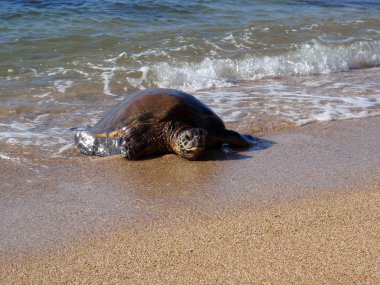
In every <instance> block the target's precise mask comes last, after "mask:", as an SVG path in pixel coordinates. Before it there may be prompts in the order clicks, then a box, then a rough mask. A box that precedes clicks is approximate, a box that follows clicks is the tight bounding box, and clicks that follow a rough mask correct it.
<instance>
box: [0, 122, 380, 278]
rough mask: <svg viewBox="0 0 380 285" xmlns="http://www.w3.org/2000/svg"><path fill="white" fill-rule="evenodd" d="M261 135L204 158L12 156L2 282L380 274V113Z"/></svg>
mask: <svg viewBox="0 0 380 285" xmlns="http://www.w3.org/2000/svg"><path fill="white" fill-rule="evenodd" d="M246 131H249V130H246ZM258 137H260V142H259V144H258V146H256V147H254V148H252V149H250V150H246V151H239V152H237V151H236V152H235V151H229V152H228V153H223V152H221V151H212V152H210V153H209V154H208V155H207V156H205V157H204V158H203V160H201V161H196V162H189V161H185V160H182V159H180V158H177V157H175V156H173V155H167V156H164V157H158V158H153V159H147V160H142V161H134V162H128V161H125V160H123V159H121V158H120V157H112V158H89V157H83V156H79V155H78V154H77V152H76V150H74V149H69V150H67V151H68V152H72V155H73V159H71V160H67V159H59V158H56V159H49V158H42V159H37V158H27V154H26V156H25V158H22V157H19V158H17V159H10V158H8V159H5V158H2V160H1V162H2V163H1V170H2V171H1V172H0V179H1V181H2V186H1V187H2V190H1V193H0V195H1V204H0V213H1V216H2V219H1V222H0V253H1V254H0V256H1V257H0V283H1V284H378V283H379V282H380V267H379V264H380V226H379V225H380V207H379V206H380V179H379V177H380V152H379V149H380V145H379V143H380V117H373V118H367V119H361V120H346V121H335V122H328V123H315V124H310V125H306V126H304V127H298V128H290V129H285V130H279V131H273V132H267V133H262V134H258ZM8 153H9V152H8Z"/></svg>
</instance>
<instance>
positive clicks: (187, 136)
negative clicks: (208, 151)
mask: <svg viewBox="0 0 380 285" xmlns="http://www.w3.org/2000/svg"><path fill="white" fill-rule="evenodd" d="M206 135H207V132H206V130H204V129H201V128H187V129H184V130H181V131H180V132H179V133H178V134H177V135H176V136H175V138H174V141H173V144H172V145H173V149H174V151H175V152H176V153H177V154H178V155H179V156H181V157H183V158H186V159H188V160H195V159H197V158H198V157H199V156H200V154H201V153H202V152H203V151H204V149H205V148H206Z"/></svg>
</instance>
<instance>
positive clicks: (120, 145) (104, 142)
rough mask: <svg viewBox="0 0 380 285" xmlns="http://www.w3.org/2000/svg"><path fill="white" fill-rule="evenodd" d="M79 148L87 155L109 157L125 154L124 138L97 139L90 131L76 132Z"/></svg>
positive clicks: (76, 142) (75, 136)
mask: <svg viewBox="0 0 380 285" xmlns="http://www.w3.org/2000/svg"><path fill="white" fill-rule="evenodd" d="M74 139H75V144H76V146H77V148H78V149H79V150H80V151H81V152H83V153H84V154H87V155H98V156H109V155H117V154H125V153H126V151H125V148H124V138H122V137H116V138H112V137H96V136H94V135H92V134H91V133H89V132H88V131H85V130H81V131H76V132H75V135H74Z"/></svg>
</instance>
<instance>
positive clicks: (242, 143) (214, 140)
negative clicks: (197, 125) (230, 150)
mask: <svg viewBox="0 0 380 285" xmlns="http://www.w3.org/2000/svg"><path fill="white" fill-rule="evenodd" d="M208 140H209V142H210V144H211V146H218V145H222V144H223V143H226V144H228V145H230V146H231V147H242V148H246V147H251V146H253V145H255V144H257V141H256V139H255V138H254V137H252V136H250V135H241V134H239V133H238V132H235V131H232V130H228V129H224V130H223V131H220V132H218V133H212V134H210V135H209V138H208Z"/></svg>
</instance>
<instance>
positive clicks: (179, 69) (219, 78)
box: [108, 40, 380, 91]
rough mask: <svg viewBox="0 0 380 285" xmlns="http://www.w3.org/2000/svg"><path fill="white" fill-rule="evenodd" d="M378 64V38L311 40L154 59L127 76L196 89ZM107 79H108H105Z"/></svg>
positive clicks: (144, 84)
mask: <svg viewBox="0 0 380 285" xmlns="http://www.w3.org/2000/svg"><path fill="white" fill-rule="evenodd" d="M378 65H380V41H357V42H354V43H352V44H350V45H340V46H329V45H328V44H324V43H322V42H320V41H317V40H314V41H312V42H310V43H307V44H302V45H300V46H298V47H294V48H291V50H290V51H289V52H287V53H286V54H282V55H272V56H270V55H266V56H260V55H245V56H242V57H241V58H238V59H229V58H219V59H212V58H209V57H206V58H204V59H203V60H202V61H201V62H178V60H175V61H166V62H158V63H155V64H152V65H150V66H143V67H141V68H140V69H139V71H140V74H141V76H140V77H139V78H136V77H134V78H128V76H127V77H126V79H127V80H128V82H129V84H131V85H132V86H133V87H134V88H137V89H144V88H148V87H161V88H176V89H184V90H188V91H196V90H201V89H207V88H212V87H225V86H231V85H233V84H235V83H236V82H239V81H250V80H256V79H261V78H274V77H283V76H295V75H296V76H304V75H319V74H330V73H335V72H343V71H349V70H351V69H361V68H368V67H374V66H378ZM108 80H109V79H108Z"/></svg>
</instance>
